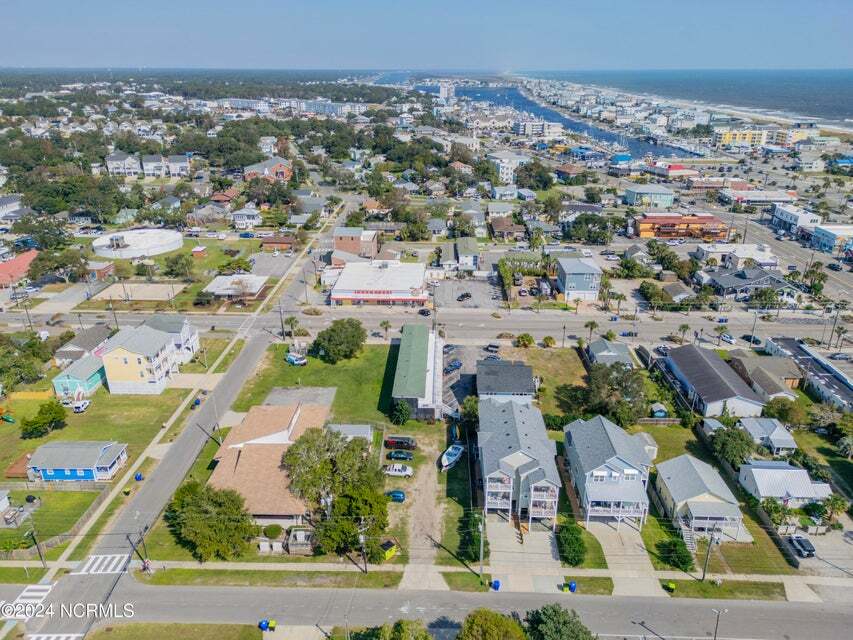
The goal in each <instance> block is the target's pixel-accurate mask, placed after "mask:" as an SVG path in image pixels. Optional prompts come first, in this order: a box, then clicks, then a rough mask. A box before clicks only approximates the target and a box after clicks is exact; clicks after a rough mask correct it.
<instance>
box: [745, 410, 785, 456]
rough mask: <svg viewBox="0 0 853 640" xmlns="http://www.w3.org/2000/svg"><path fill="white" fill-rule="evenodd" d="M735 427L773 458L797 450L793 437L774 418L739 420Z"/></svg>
mask: <svg viewBox="0 0 853 640" xmlns="http://www.w3.org/2000/svg"><path fill="white" fill-rule="evenodd" d="M737 426H738V428H739V429H743V430H744V431H746V432H747V433H748V434H749V437H750V438H752V441H753V442H754V443H755V444H757V445H759V446H761V447H766V448H767V449H769V450H770V453H772V454H773V455H774V456H785V455H788V454H789V453H793V452H794V451H796V450H797V442H796V440H794V436H792V435H791V432H790V431H788V430H787V429H786V428H785V425H784V424H782V423H781V422H779V421H778V420H777V419H776V418H741V419H740V420H739V421H738V423H737Z"/></svg>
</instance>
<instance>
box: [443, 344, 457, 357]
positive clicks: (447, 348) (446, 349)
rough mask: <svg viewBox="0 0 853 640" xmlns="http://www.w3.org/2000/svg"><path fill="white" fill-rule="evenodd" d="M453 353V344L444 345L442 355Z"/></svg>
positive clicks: (454, 348) (454, 347) (454, 349)
mask: <svg viewBox="0 0 853 640" xmlns="http://www.w3.org/2000/svg"><path fill="white" fill-rule="evenodd" d="M454 351H456V345H455V344H446V345H444V347H443V348H442V352H443V353H444V355H447V354H448V353H453V352H454Z"/></svg>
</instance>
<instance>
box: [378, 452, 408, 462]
mask: <svg viewBox="0 0 853 640" xmlns="http://www.w3.org/2000/svg"><path fill="white" fill-rule="evenodd" d="M385 457H386V458H387V459H388V460H403V461H405V462H408V461H409V460H414V459H415V454H414V453H412V452H411V451H403V450H402V449H394V450H393V451H389V452H388V453H387V454H385Z"/></svg>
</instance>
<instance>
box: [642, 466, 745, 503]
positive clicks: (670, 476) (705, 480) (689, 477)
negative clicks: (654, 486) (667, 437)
mask: <svg viewBox="0 0 853 640" xmlns="http://www.w3.org/2000/svg"><path fill="white" fill-rule="evenodd" d="M657 471H658V477H659V478H660V480H661V481H662V482H663V483H664V484H665V485H666V488H667V489H668V490H669V494H670V495H671V496H672V499H673V500H674V501H675V502H676V503H680V502H686V501H687V500H691V499H693V498H698V497H699V496H702V495H704V494H706V493H709V494H711V495H714V496H716V497H718V498H719V499H720V500H722V501H723V502H728V503H730V504H733V505H737V498H735V496H734V494H733V493H732V491H731V489H729V487H728V485H727V484H726V483H725V481H724V480H723V478H722V477H721V476H720V474H719V473H718V472H717V470H716V469H714V467H712V466H711V465H709V464H708V463H707V462H702V461H701V460H699V459H697V458H694V457H693V456H691V455H690V454H687V453H685V454H682V455H680V456H678V457H677V458H672V459H670V460H665V461H663V462H659V463H658V464H657Z"/></svg>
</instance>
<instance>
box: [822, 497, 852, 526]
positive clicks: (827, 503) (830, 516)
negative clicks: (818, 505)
mask: <svg viewBox="0 0 853 640" xmlns="http://www.w3.org/2000/svg"><path fill="white" fill-rule="evenodd" d="M823 506H824V507H826V518H827V520H829V521H830V522H832V521H833V520H835V516H836V514H839V513H843V512H844V510H845V509H846V508H847V500H845V499H844V498H842V497H841V496H840V495H838V494H837V493H833V494H830V496H829V497H828V498H827V499H826V500H824V501H823Z"/></svg>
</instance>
